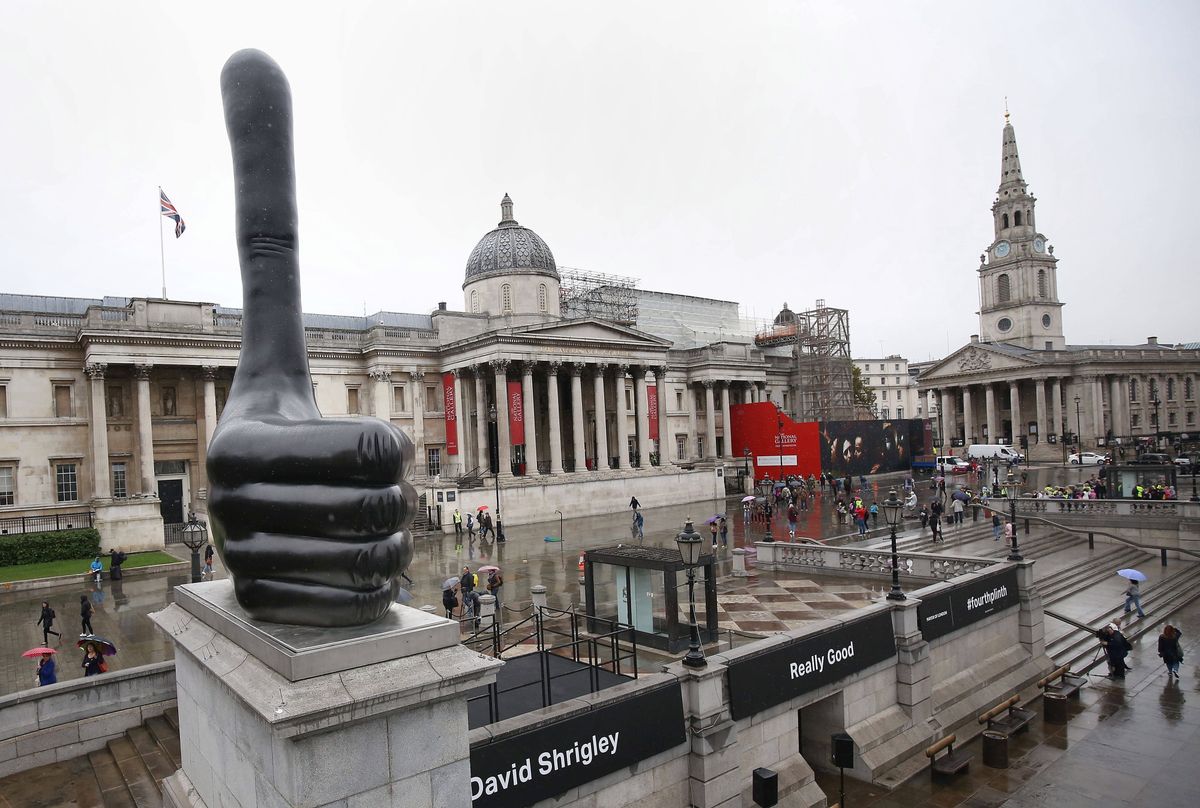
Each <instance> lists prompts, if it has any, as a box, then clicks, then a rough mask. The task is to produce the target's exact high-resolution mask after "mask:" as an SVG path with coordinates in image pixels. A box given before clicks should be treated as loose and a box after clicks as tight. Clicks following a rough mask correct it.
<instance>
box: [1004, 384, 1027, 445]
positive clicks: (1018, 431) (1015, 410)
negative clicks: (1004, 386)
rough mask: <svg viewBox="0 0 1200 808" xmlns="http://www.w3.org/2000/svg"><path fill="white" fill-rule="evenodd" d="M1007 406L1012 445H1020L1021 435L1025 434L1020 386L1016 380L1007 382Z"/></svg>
mask: <svg viewBox="0 0 1200 808" xmlns="http://www.w3.org/2000/svg"><path fill="white" fill-rule="evenodd" d="M1008 407H1009V410H1011V415H1012V442H1013V446H1020V445H1021V435H1023V434H1025V428H1024V426H1023V424H1022V420H1021V387H1020V385H1019V384H1018V383H1017V382H1009V383H1008Z"/></svg>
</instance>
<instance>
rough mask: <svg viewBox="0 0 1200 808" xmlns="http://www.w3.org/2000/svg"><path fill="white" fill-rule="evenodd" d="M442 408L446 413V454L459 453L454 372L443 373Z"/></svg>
mask: <svg viewBox="0 0 1200 808" xmlns="http://www.w3.org/2000/svg"><path fill="white" fill-rule="evenodd" d="M442 401H443V407H442V409H443V410H444V412H445V413H446V454H452V455H456V454H458V402H457V401H455V399H454V374H453V373H443V374H442Z"/></svg>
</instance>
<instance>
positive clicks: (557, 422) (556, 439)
mask: <svg viewBox="0 0 1200 808" xmlns="http://www.w3.org/2000/svg"><path fill="white" fill-rule="evenodd" d="M560 367H562V362H551V363H550V370H549V373H548V374H547V376H546V392H547V398H548V399H549V401H550V413H549V415H550V427H549V430H550V431H549V438H550V473H551V474H562V473H563V462H562V437H563V436H562V420H561V419H562V414H561V413H560V412H559V411H558V369H559V368H560Z"/></svg>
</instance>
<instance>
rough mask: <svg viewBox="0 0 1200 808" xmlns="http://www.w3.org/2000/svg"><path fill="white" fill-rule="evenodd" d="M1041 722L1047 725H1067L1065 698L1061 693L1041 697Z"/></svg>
mask: <svg viewBox="0 0 1200 808" xmlns="http://www.w3.org/2000/svg"><path fill="white" fill-rule="evenodd" d="M1042 720H1043V721H1045V722H1046V723H1047V724H1065V723H1067V697H1066V696H1064V695H1063V694H1062V693H1046V694H1045V695H1043V696H1042Z"/></svg>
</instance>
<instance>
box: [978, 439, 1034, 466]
mask: <svg viewBox="0 0 1200 808" xmlns="http://www.w3.org/2000/svg"><path fill="white" fill-rule="evenodd" d="M967 457H969V458H971V459H972V460H999V461H1000V462H1001V463H1020V462H1022V461H1023V460H1024V459H1025V455H1023V454H1021V453H1020V452H1018V451H1017V450H1016V449H1014V448H1012V447H1011V446H1005V445H1003V444H1000V443H973V444H971V445H970V446H968V447H967Z"/></svg>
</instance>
